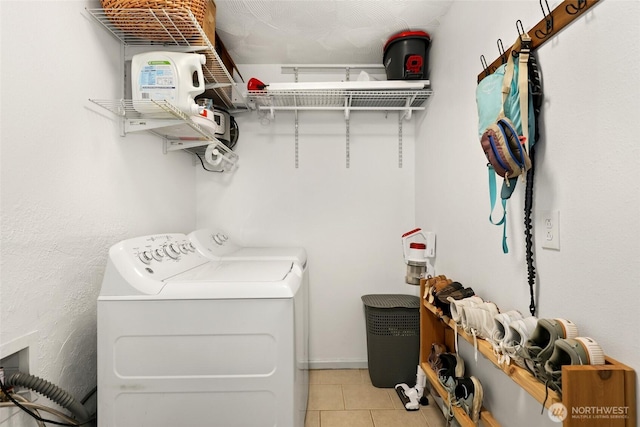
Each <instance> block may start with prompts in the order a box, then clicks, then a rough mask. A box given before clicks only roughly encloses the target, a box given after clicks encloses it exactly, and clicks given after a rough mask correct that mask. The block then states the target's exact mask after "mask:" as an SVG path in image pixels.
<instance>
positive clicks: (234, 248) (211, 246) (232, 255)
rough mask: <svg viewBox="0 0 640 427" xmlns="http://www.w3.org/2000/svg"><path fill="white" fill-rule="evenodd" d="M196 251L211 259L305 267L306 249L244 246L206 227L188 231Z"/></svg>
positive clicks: (222, 233)
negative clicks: (283, 262)
mask: <svg viewBox="0 0 640 427" xmlns="http://www.w3.org/2000/svg"><path fill="white" fill-rule="evenodd" d="M189 240H190V241H191V243H193V245H194V246H195V247H196V249H197V250H198V252H200V253H201V254H202V255H204V256H205V257H207V258H210V259H213V260H223V259H224V260H245V261H246V260H256V261H258V260H260V261H278V260H282V261H293V262H295V263H296V264H298V265H300V266H301V267H302V269H306V267H307V251H305V249H304V248H298V247H246V246H240V245H238V244H237V243H235V242H234V241H233V240H231V238H230V237H229V236H228V235H227V234H226V233H224V232H220V231H214V230H211V229H208V228H203V229H200V230H196V231H193V232H191V233H189Z"/></svg>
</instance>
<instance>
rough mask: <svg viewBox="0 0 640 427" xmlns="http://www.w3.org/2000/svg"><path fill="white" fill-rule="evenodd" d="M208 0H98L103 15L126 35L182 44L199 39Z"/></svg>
mask: <svg viewBox="0 0 640 427" xmlns="http://www.w3.org/2000/svg"><path fill="white" fill-rule="evenodd" d="M209 1H210V0H101V3H102V8H103V9H104V11H105V15H106V16H107V17H108V18H109V20H110V21H111V22H112V23H113V25H115V26H116V27H117V28H119V29H120V30H122V31H123V32H125V33H126V34H127V35H128V36H131V37H135V38H138V39H141V40H148V41H157V42H174V43H178V44H182V43H184V42H188V41H189V40H193V39H197V38H199V37H200V32H199V31H198V29H197V26H195V25H193V21H192V19H191V17H190V16H189V12H188V11H190V12H191V14H192V15H193V16H194V17H195V19H196V21H197V23H198V24H199V25H200V27H202V25H203V22H204V18H205V9H206V7H207V4H208V3H209Z"/></svg>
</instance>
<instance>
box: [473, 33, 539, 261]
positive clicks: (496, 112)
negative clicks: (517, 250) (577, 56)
mask: <svg viewBox="0 0 640 427" xmlns="http://www.w3.org/2000/svg"><path fill="white" fill-rule="evenodd" d="M530 41H531V39H530V38H529V36H528V35H527V34H526V33H525V34H523V35H521V37H519V38H518V40H517V41H516V43H515V44H514V46H513V49H512V51H513V52H516V51H517V50H518V49H520V51H519V55H518V60H516V59H514V57H513V55H510V57H509V58H508V61H507V63H506V64H503V65H501V66H500V67H498V69H497V70H496V71H495V72H494V73H493V74H491V75H489V76H487V77H485V78H484V79H483V80H482V81H481V82H480V83H479V84H478V87H477V88H476V103H477V106H478V135H479V138H480V142H481V145H482V148H483V150H484V152H485V155H486V157H487V160H488V161H489V163H488V164H487V166H488V173H489V197H490V202H491V212H490V214H489V221H490V222H491V223H492V224H494V225H496V226H500V225H502V227H503V234H502V250H503V252H504V253H508V252H509V248H508V246H507V236H506V227H507V217H506V215H507V213H506V202H507V200H508V199H509V198H510V197H511V194H513V191H514V190H515V187H516V184H517V180H518V176H521V175H522V176H523V178H524V176H525V175H526V172H527V171H528V170H529V169H530V168H531V160H530V158H529V155H528V153H529V151H530V149H531V147H532V146H533V143H534V142H535V135H536V123H535V115H534V108H533V97H532V95H531V90H529V87H528V85H529V82H528V68H527V64H528V58H529V46H530ZM521 42H522V45H521ZM521 66H523V68H524V70H523V73H524V74H523V75H522V76H521V75H520V67H521ZM521 92H522V94H521ZM521 95H522V96H521ZM522 110H526V111H527V113H526V114H527V115H526V117H527V118H528V120H526V123H527V126H526V127H527V133H526V134H524V133H523V125H522V112H521V111H522ZM496 174H498V175H500V176H501V177H503V178H504V181H503V184H502V190H501V192H500V199H501V204H502V212H503V213H502V217H501V218H500V219H499V220H497V221H496V220H494V219H493V212H494V209H495V205H496V201H497V191H496V178H495V175H496Z"/></svg>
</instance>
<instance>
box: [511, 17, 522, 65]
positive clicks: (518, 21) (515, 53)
mask: <svg viewBox="0 0 640 427" xmlns="http://www.w3.org/2000/svg"><path fill="white" fill-rule="evenodd" d="M518 24H520V25H519V26H518ZM521 29H522V31H521ZM516 30H517V31H518V37H519V38H520V44H522V36H523V35H524V25H522V21H521V20H519V19H518V20H517V21H516ZM511 55H513V57H514V58H517V57H518V55H520V51H519V50H516V49H513V50H512V51H511Z"/></svg>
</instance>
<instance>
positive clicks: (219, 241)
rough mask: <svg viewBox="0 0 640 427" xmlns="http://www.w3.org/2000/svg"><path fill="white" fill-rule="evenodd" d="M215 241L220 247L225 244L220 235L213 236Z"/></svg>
mask: <svg viewBox="0 0 640 427" xmlns="http://www.w3.org/2000/svg"><path fill="white" fill-rule="evenodd" d="M213 241H214V242H216V244H218V245H222V243H223V241H222V239H220V235H219V234H214V235H213Z"/></svg>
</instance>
